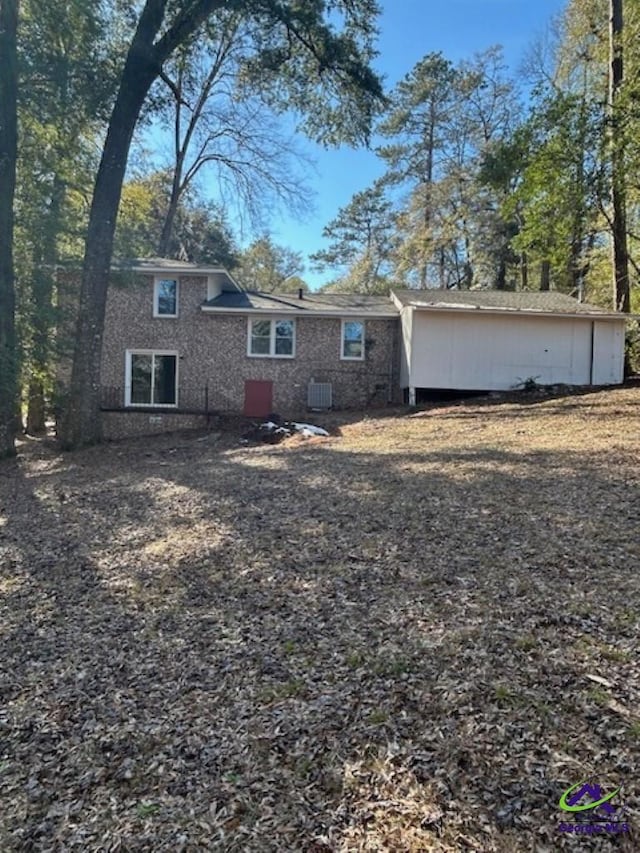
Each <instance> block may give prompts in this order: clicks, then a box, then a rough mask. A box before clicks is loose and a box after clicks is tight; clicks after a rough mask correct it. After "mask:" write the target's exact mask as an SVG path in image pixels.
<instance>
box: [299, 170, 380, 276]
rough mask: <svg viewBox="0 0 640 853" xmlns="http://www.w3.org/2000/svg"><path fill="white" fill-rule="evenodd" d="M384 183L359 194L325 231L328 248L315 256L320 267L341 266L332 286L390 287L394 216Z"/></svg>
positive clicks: (315, 260) (335, 267) (338, 267)
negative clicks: (339, 273)
mask: <svg viewBox="0 0 640 853" xmlns="http://www.w3.org/2000/svg"><path fill="white" fill-rule="evenodd" d="M392 209H393V206H392V203H391V202H390V201H389V199H387V198H386V196H385V188H384V185H383V184H382V183H381V182H379V181H378V182H376V183H375V184H374V185H373V186H372V187H370V188H368V189H366V190H364V191H362V192H359V193H356V194H355V195H354V196H353V198H352V199H351V201H350V202H349V204H348V205H346V206H345V207H343V208H341V209H340V210H339V211H338V215H337V216H336V218H335V219H333V220H332V221H331V222H330V223H329V224H328V225H327V226H326V227H325V228H324V230H323V232H322V233H323V236H324V237H325V238H326V239H327V240H329V241H330V243H329V246H328V248H326V249H323V250H322V251H319V252H316V253H315V254H314V255H312V256H311V260H312V261H313V262H314V263H315V265H316V268H317V269H321V270H323V269H326V268H327V267H330V268H332V269H338V270H341V271H342V276H341V277H340V278H339V279H338V281H336V282H334V283H333V284H332V285H331V287H332V289H336V290H342V291H345V292H350V291H351V292H359V293H380V292H385V291H388V289H389V281H390V280H389V272H390V258H391V252H392V245H393V234H394V218H393V213H392Z"/></svg>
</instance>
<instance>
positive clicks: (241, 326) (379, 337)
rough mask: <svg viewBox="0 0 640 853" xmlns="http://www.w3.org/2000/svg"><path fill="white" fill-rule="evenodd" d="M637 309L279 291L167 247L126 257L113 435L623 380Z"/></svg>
mask: <svg viewBox="0 0 640 853" xmlns="http://www.w3.org/2000/svg"><path fill="white" fill-rule="evenodd" d="M626 319H627V318H626V317H625V316H624V315H621V314H617V313H614V312H612V311H605V310H603V309H600V308H597V307H595V306H592V305H586V304H581V303H579V302H578V301H577V300H575V299H572V298H571V297H569V296H565V295H563V294H560V293H555V292H547V293H526V292H519V293H512V292H505V291H442V290H404V291H402V290H397V291H394V292H393V293H392V294H391V295H390V296H367V295H361V294H324V293H303V292H302V291H300V292H298V293H297V294H274V293H259V292H251V291H247V290H244V289H243V288H241V287H240V286H239V285H238V284H237V283H236V282H235V281H234V279H233V277H232V276H231V275H230V274H229V273H228V272H227V271H226V270H224V269H221V268H219V267H214V266H205V265H197V264H191V263H186V262H182V261H171V260H165V259H158V260H147V261H140V262H137V263H136V264H134V265H133V266H131V265H129V266H127V267H125V268H123V269H122V270H121V271H120V272H118V271H117V270H114V273H113V278H112V283H111V286H110V288H109V295H108V302H107V314H106V322H105V332H104V342H103V353H102V366H101V383H102V416H103V431H104V434H105V436H106V437H119V436H125V435H132V434H136V433H137V434H145V433H149V432H156V431H165V430H172V429H179V428H185V427H198V426H205V425H207V424H208V423H209V419H210V417H211V415H215V414H217V413H225V412H233V413H244V414H245V415H247V416H250V417H254V418H262V417H265V416H266V415H268V414H270V413H272V412H277V413H278V414H280V415H281V416H283V417H287V418H290V417H294V418H298V417H301V416H304V414H305V412H306V411H307V410H308V409H309V408H311V409H316V408H318V409H320V408H339V409H347V408H352V409H364V408H366V407H369V406H382V405H385V404H388V403H397V402H401V401H402V400H403V399H405V400H406V401H407V402H409V403H411V404H413V403H415V402H417V401H419V398H420V393H421V390H427V391H429V390H435V389H449V390H460V391H467V390H478V391H490V390H507V389H511V388H515V387H518V386H519V385H522V384H523V383H525V382H526V381H527V380H535V381H536V382H537V383H539V384H542V385H545V384H567V385H614V384H618V383H620V382H621V381H622V378H623V362H624V333H625V321H626Z"/></svg>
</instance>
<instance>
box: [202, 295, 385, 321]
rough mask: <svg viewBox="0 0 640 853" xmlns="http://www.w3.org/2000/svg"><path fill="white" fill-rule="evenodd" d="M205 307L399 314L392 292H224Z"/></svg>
mask: <svg viewBox="0 0 640 853" xmlns="http://www.w3.org/2000/svg"><path fill="white" fill-rule="evenodd" d="M203 307H204V308H205V309H209V310H213V311H215V310H216V309H220V310H223V311H247V312H250V311H272V312H274V313H279V314H294V315H298V316H302V315H304V314H317V313H322V314H335V315H336V316H341V315H344V314H345V313H348V314H362V315H366V314H375V315H384V316H388V317H395V316H397V314H398V309H397V308H396V306H395V305H394V304H393V302H392V301H391V299H390V298H389V297H388V296H368V295H365V294H360V293H304V294H303V297H302V299H300V298H299V297H298V295H297V294H292V293H262V292H258V291H250V290H247V291H244V292H243V293H222V294H221V295H220V296H218V297H216V299H210V300H209V301H208V302H205V303H204V305H203Z"/></svg>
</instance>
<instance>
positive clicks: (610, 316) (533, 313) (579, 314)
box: [403, 302, 638, 320]
mask: <svg viewBox="0 0 640 853" xmlns="http://www.w3.org/2000/svg"><path fill="white" fill-rule="evenodd" d="M403 307H405V308H413V309H414V310H416V311H432V312H434V313H436V312H445V313H446V312H449V313H456V314H480V313H481V314H502V315H505V316H513V315H514V314H516V315H524V316H527V317H576V318H578V319H580V320H633V319H636V317H637V316H638V315H635V314H621V313H614V312H607V313H604V312H603V313H596V312H591V311H541V310H538V309H536V308H493V307H492V308H486V307H485V306H483V305H478V306H474V307H473V308H470V307H468V306H464V307H463V306H457V305H416V304H415V303H413V302H410V303H408V304H407V305H404V306H403Z"/></svg>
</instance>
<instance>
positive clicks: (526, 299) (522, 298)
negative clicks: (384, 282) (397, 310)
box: [394, 290, 616, 315]
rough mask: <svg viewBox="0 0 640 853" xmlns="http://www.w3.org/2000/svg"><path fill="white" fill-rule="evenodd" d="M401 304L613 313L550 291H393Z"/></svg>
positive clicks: (527, 310) (502, 309)
mask: <svg viewBox="0 0 640 853" xmlns="http://www.w3.org/2000/svg"><path fill="white" fill-rule="evenodd" d="M394 294H395V296H396V298H397V299H398V300H399V302H400V303H401V304H402V305H415V306H416V307H425V308H455V309H459V310H465V309H478V310H481V309H483V308H484V309H485V310H486V309H493V310H498V311H525V312H536V313H543V314H599V315H602V314H612V315H615V314H616V312H615V311H612V310H608V309H607V308H600V307H599V306H598V305H590V304H589V303H588V302H578V300H577V299H574V298H573V297H572V296H567V295H566V294H564V293H558V292H556V291H554V290H549V291H544V292H540V291H538V292H533V291H509V290H395V291H394Z"/></svg>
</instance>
